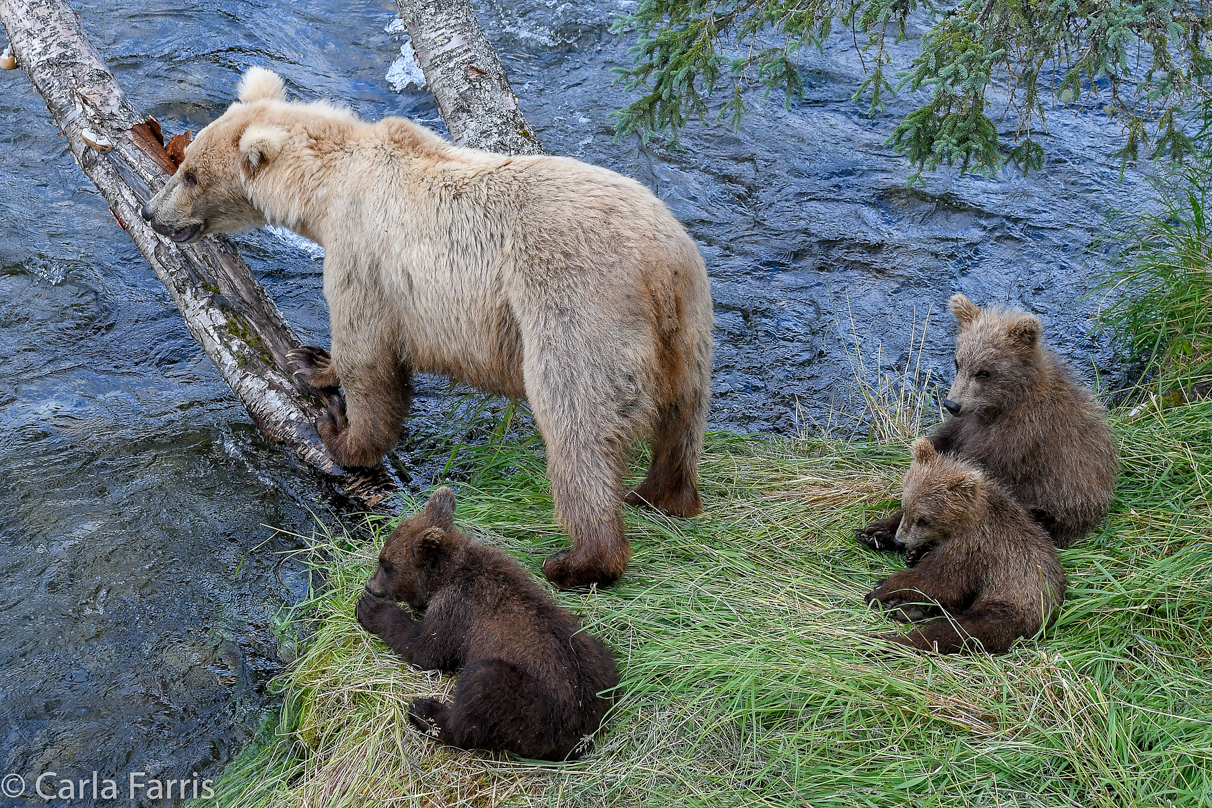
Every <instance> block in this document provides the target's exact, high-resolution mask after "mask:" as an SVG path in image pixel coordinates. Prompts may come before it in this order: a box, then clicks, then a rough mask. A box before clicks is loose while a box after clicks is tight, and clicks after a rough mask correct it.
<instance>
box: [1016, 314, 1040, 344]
mask: <svg viewBox="0 0 1212 808" xmlns="http://www.w3.org/2000/svg"><path fill="white" fill-rule="evenodd" d="M1009 331H1010V341H1011V342H1013V343H1014V346H1015V347H1016V348H1019V349H1020V350H1024V351H1025V350H1029V349H1031V348H1034V347H1035V345H1036V343H1037V342H1039V338H1040V335H1042V334H1043V333H1044V327H1043V325H1042V324H1041V323H1040V321H1039V318H1038V317H1036V316H1035V315H1034V314H1024V315H1023V316H1022V317H1019V318H1018V319H1017V320H1015V321H1014V322H1013V323H1011V324H1010V329H1009Z"/></svg>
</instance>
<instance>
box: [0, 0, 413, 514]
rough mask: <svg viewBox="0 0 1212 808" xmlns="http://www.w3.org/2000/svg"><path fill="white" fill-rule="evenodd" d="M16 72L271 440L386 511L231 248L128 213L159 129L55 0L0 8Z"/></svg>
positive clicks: (290, 338) (141, 197)
mask: <svg viewBox="0 0 1212 808" xmlns="http://www.w3.org/2000/svg"><path fill="white" fill-rule="evenodd" d="M0 23H3V25H4V28H5V30H6V31H7V33H8V38H9V43H10V45H11V47H12V50H13V53H14V55H15V56H16V60H17V64H18V66H19V67H21V68H22V69H23V70H24V71H25V74H26V76H28V77H29V80H30V82H32V83H33V85H34V88H35V89H36V90H37V91H38V92H39V93H40V94H41V95H42V97H43V98H44V99H45V100H46V105H47V108H48V109H49V110H50V113H51V115H52V116H53V117H54V119H55V122H56V123H57V124H58V125H59V127H60V128H61V129H62V130H63V134H64V136H65V137H66V140H67V144H68V147H69V148H70V150H71V153H72V156H73V157H75V159H76V162H77V163H79V164H80V167H81V168H82V169H83V170H84V173H85V174H86V175H87V176H88V178H89V179H90V180H92V181H93V183H94V184H95V185H96V186H97V188H98V190H100V191H101V195H102V196H103V197H104V198H105V200H106V202H108V203H109V207H110V210H111V211H112V212H113V215H114V218H115V219H116V220H117V222H118V224H119V226H121V227H122V229H123V230H125V231H126V233H127V235H129V236H130V237H131V239H132V240H133V241H134V242H135V244H136V246H138V248H139V250H140V252H142V253H143V255H144V257H145V258H146V259H147V261H148V263H150V264H151V266H152V268H153V269H154V270H155V272H156V275H157V276H158V277H159V278H160V280H161V281H162V282H163V283H164V286H165V287H166V288H167V289H168V292H169V294H170V295H171V296H172V299H173V302H174V303H175V304H176V306H177V308H178V309H180V311H181V315H182V317H184V319H185V324H186V327H187V328H188V329H189V331H190V333H191V334H192V335H193V337H194V339H196V340H197V341H198V343H199V344H200V345H201V346H202V348H203V350H205V351H206V354H207V356H209V357H210V359H211V361H213V362H214V363H215V367H216V368H218V370H219V374H220V375H221V376H222V377H223V380H224V381H225V382H227V384H228V385H229V386H230V387H231V389H232V391H233V392H234V393H235V394H236V397H237V398H238V399H239V400H240V402H241V403H242V404H243V405H244V407H245V409H247V410H248V412H249V414H250V415H251V416H252V419H253V421H254V422H255V423H256V425H257V427H258V428H260V430H261V432H262V433H263V434H264V435H265V436H266V437H267V438H269V440H270V441H272V442H274V443H276V444H278V445H280V446H282V447H283V448H285V449H286V450H288V451H289V452H290V453H292V454H293V455H294V456H295V457H296V458H297V459H298V460H300V461H301V462H302V463H303V464H304V465H306V466H307V467H309V468H311V469H314V470H315V471H318V472H320V473H321V474H322V475H323V476H324V477H325V478H327V479H328V480H329V481H331V482H332V483H333V484H334V486H335V487H336V488H337V490H338V492H339V493H341V494H343V495H344V496H346V497H348V498H349V499H350V500H351V502H352V504H353V505H354V506H355V507H362V508H372V509H378V510H389V509H390V508H391V507H392V505H393V503H395V501H396V500H397V498H395V497H391V496H390V494H391V493H393V492H394V491H395V490H397V489H398V487H399V484H398V481H397V480H396V478H395V476H394V475H393V474H392V473H391V472H390V471H388V470H387V469H385V468H383V467H379V468H377V469H373V470H369V471H365V470H359V471H357V472H354V473H351V472H347V471H345V470H344V469H341V468H340V467H339V466H337V465H336V464H335V463H334V462H333V460H332V458H331V457H330V456H329V454H328V452H327V450H326V449H325V448H324V444H323V443H322V442H321V440H320V436H319V435H318V434H317V433H316V430H315V427H314V424H315V420H316V416H317V415H318V414H319V412H320V406H319V402H318V401H316V400H314V399H313V398H312V397H311V395H310V393H309V392H307V391H304V390H302V389H300V388H299V387H297V386H296V385H295V384H294V382H293V381H292V379H291V378H290V376H289V374H287V373H286V372H284V371H283V368H285V367H286V352H287V351H289V350H290V349H291V348H294V347H297V346H298V345H299V339H298V337H297V336H296V335H295V333H294V331H293V330H292V329H291V328H290V326H289V325H288V324H287V323H286V321H285V319H284V318H283V317H282V314H281V313H280V312H279V311H278V308H277V306H276V305H274V302H273V301H272V300H271V299H270V298H269V296H268V295H267V294H266V292H265V289H264V288H263V287H262V286H261V284H260V283H259V282H258V281H257V280H256V278H254V277H253V275H252V272H251V271H250V270H249V267H248V265H247V264H246V263H245V262H244V261H243V259H241V258H240V257H239V255H238V254H237V253H236V249H235V247H234V246H233V245H232V244H231V243H230V242H229V241H228V240H227V239H224V238H222V237H206V238H203V239H202V240H201V241H199V242H197V243H196V244H192V245H181V244H175V243H174V242H172V241H171V240H169V239H167V238H164V237H162V236H159V235H157V234H156V233H155V232H154V231H153V230H152V229H151V228H150V227H149V226H148V225H147V224H146V223H145V222H144V221H143V219H142V218H141V217H140V216H139V208H140V206H141V205H142V204H143V203H144V202H146V201H147V200H148V199H150V198H151V197H152V195H153V194H155V192H156V190H157V189H159V188H160V186H161V185H163V184H164V182H165V180H166V179H167V178H168V176H169V175H171V174H172V173H173V172H174V171H175V167H174V166H173V164H172V163H171V161H170V160H169V158H168V155H167V154H166V153H165V151H164V147H163V142H162V137H161V134H160V128H159V124H158V123H157V122H156V121H155V119H153V118H148V117H146V116H144V115H140V114H139V113H138V112H136V111H135V110H134V108H132V107H131V106H130V104H128V103H127V101H126V99H125V97H124V95H123V93H122V90H121V88H120V87H119V86H118V83H117V82H116V81H115V80H114V77H113V75H112V74H111V73H110V72H109V71H107V70H106V69H105V67H104V66H103V65H102V63H101V59H100V57H99V56H98V54H97V52H96V50H95V49H94V48H93V46H92V44H91V43H90V42H89V41H88V39H87V38H86V37H85V35H84V31H83V30H82V29H81V27H80V22H79V20H78V19H77V17H76V14H75V12H73V11H72V9H71V8H69V7H68V6H67V5H66V4H65V3H64V2H61V0H0Z"/></svg>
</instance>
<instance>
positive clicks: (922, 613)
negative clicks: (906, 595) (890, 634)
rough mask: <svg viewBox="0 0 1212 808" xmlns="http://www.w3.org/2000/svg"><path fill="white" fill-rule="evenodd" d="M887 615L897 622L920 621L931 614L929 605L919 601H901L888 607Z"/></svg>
mask: <svg viewBox="0 0 1212 808" xmlns="http://www.w3.org/2000/svg"><path fill="white" fill-rule="evenodd" d="M887 614H888V617H889V618H891V619H893V620H896V621H897V622H898V623H920V622H922V621H923V620H926V619H928V618H929V617H930V616H931V613H930V607H929V606H923V605H922V604H920V603H907V602H905V601H901V602H900V603H898V604H897V605H896V606H895V607H889V608H888V610H887Z"/></svg>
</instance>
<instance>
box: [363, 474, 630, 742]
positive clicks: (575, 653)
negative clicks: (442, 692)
mask: <svg viewBox="0 0 1212 808" xmlns="http://www.w3.org/2000/svg"><path fill="white" fill-rule="evenodd" d="M454 509H455V498H454V494H453V493H452V492H451V490H450V489H449V488H440V489H438V490H437V491H435V492H434V494H433V496H432V497H430V499H429V502H428V503H427V504H426V506H425V508H424V510H422V511H420V512H419V513H417V514H415V515H414V516H412V517H411V518H409V519H406V520H405V521H403V522H401V523H400V526H399V527H397V528H396V529H395V530H394V531H393V532H392V534H391V535H390V536H389V537H388V538H387V541H386V543H385V544H384V546H383V551H382V553H380V555H379V566H378V569H376V570H375V573H374V575H372V576H371V578H370V580H369V581H368V582H367V584H366V590H367V594H365V595H363V596H362V599H361V600H359V601H358V622H359V623H361V624H362V626H363V627H364V628H365V629H366V630H367V631H369V632H371V633H373V634H377V635H378V636H379V637H380V638H382V640H383V641H384V642H385V643H387V645H388V646H390V647H391V648H392V650H394V651H395V652H396V653H398V654H399V655H400V656H402V657H404V659H405V660H407V661H408V662H410V663H412V664H413V665H416V666H417V667H419V668H422V669H425V670H443V671H454V670H457V669H459V668H462V673H460V674H459V678H458V681H457V682H456V683H455V692H454V700H453V702H452V703H451V704H449V705H447V704H442V703H440V702H438V701H435V700H433V699H417V700H416V701H414V702H413V703H412V705H410V707H409V711H408V715H409V718H410V719H411V720H412V722H413V723H414V724H416V725H417V726H418V727H419V728H420V729H421V730H422V731H424V732H426V733H428V734H431V735H433V736H434V737H436V738H437V739H438V740H439V741H441V742H442V743H445V744H449V745H451V746H458V747H462V748H464V749H487V750H493V751H506V752H512V753H514V754H516V755H521V756H522V757H528V758H538V759H542V760H566V759H569V758H575V757H579V756H580V755H581V754H582V753H584V752H585V750H586V749H588V748H589V745H590V744H591V742H592V739H593V735H594V733H595V732H597V730H598V728H599V727H600V726H601V724H602V718H603V717H604V716H605V715H606V711H607V710H608V709H609V708H610V704H611V701H612V699H613V694H612V692H611V691H612V690H613V689H614V688H615V686H617V685H618V673H617V672H616V670H615V665H614V659H613V657H612V656H611V654H610V651H609V650H608V649H607V648H606V646H605V645H604V644H603V643H602V642H601V641H600V640H598V639H596V638H594V637H592V636H590V635H589V634H588V633H586V632H585V631H583V630H582V629H581V627H580V625H579V624H578V622H577V620H576V618H575V617H573V616H572V615H571V614H570V613H569V612H568V611H567V610H565V609H563V608H562V607H561V606H560V605H559V604H557V603H556V602H555V600H554V599H553V598H552V597H551V596H550V595H548V594H547V593H546V592H544V591H543V589H541V588H540V587H539V585H538V584H537V583H535V581H534V580H533V579H532V578H531V577H530V575H529V574H527V572H526V570H525V569H523V568H522V566H521V565H520V564H518V563H517V562H516V561H514V560H513V559H511V558H509V556H507V555H505V554H504V553H502V552H501V551H500V550H497V549H495V548H492V547H485V546H484V545H482V544H478V543H477V542H475V541H473V540H472V539H471V538H469V537H468V536H466V535H465V534H463V533H461V532H460V531H459V530H457V529H456V528H455V526H454ZM392 601H397V602H402V603H405V604H407V605H408V606H409V607H411V609H413V610H416V611H418V612H424V616H423V617H422V619H420V620H417V619H415V618H414V617H413V616H412V615H411V614H410V613H409V612H408V611H406V610H404V609H402V608H400V607H399V606H396V605H395V603H393V602H392Z"/></svg>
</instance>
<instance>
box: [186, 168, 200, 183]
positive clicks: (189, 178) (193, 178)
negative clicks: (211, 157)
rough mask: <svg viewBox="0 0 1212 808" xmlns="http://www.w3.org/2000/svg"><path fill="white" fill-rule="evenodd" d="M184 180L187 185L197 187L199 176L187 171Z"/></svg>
mask: <svg viewBox="0 0 1212 808" xmlns="http://www.w3.org/2000/svg"><path fill="white" fill-rule="evenodd" d="M184 179H185V184H186V185H197V184H198V175H197V174H195V173H194V172H192V171H186V172H185V177H184Z"/></svg>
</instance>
